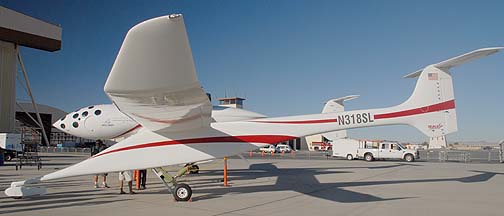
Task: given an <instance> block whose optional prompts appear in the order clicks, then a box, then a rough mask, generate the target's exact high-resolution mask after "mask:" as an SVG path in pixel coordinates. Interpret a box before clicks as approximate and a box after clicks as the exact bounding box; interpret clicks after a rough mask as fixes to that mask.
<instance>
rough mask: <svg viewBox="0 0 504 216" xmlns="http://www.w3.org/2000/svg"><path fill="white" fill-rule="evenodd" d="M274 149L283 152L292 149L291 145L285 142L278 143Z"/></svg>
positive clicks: (288, 151)
mask: <svg viewBox="0 0 504 216" xmlns="http://www.w3.org/2000/svg"><path fill="white" fill-rule="evenodd" d="M276 151H277V152H284V153H290V152H291V151H292V149H291V147H290V146H289V145H285V144H278V145H277V146H276Z"/></svg>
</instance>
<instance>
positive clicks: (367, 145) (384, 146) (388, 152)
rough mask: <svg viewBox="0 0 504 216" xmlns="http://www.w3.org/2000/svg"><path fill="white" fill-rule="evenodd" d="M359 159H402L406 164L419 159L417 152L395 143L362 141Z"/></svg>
mask: <svg viewBox="0 0 504 216" xmlns="http://www.w3.org/2000/svg"><path fill="white" fill-rule="evenodd" d="M357 154H358V155H359V157H363V158H364V160H366V161H373V160H375V159H402V160H405V161H407V162H413V161H415V159H419V158H420V156H419V154H418V151H416V150H411V149H407V148H406V147H404V146H403V145H401V144H400V143H399V142H396V141H380V142H376V141H371V142H369V141H364V143H363V145H362V143H361V144H360V145H359V149H358V153H357Z"/></svg>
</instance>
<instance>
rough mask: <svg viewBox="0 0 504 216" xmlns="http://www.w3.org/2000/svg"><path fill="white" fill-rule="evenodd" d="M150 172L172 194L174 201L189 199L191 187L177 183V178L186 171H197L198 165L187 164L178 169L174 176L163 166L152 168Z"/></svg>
mask: <svg viewBox="0 0 504 216" xmlns="http://www.w3.org/2000/svg"><path fill="white" fill-rule="evenodd" d="M152 172H154V173H155V174H156V176H157V177H158V178H159V179H160V180H161V182H163V184H164V185H165V187H166V188H168V190H169V191H170V193H171V194H173V198H174V199H175V200H176V201H183V202H187V201H191V197H192V189H191V187H190V186H189V185H188V184H184V183H178V182H177V178H178V177H181V176H184V175H185V174H187V173H198V172H199V167H198V165H192V164H187V165H186V166H184V167H183V168H182V169H180V170H179V171H178V172H177V174H176V175H175V176H171V175H170V174H169V173H168V172H167V171H166V170H164V169H163V168H161V167H160V168H153V169H152Z"/></svg>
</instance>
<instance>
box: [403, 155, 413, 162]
mask: <svg viewBox="0 0 504 216" xmlns="http://www.w3.org/2000/svg"><path fill="white" fill-rule="evenodd" d="M404 160H405V161H407V162H413V161H415V157H413V155H412V154H406V155H405V156H404Z"/></svg>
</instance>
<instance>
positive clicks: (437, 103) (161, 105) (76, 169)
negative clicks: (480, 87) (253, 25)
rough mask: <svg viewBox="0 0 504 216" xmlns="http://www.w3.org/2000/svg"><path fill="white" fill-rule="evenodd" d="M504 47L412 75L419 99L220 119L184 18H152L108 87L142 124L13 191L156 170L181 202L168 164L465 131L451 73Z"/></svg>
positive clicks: (134, 36)
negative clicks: (324, 139) (377, 135)
mask: <svg viewBox="0 0 504 216" xmlns="http://www.w3.org/2000/svg"><path fill="white" fill-rule="evenodd" d="M500 49H502V48H501V47H499V48H486V49H479V50H476V51H473V52H470V53H467V54H464V55H462V56H458V57H455V58H452V59H449V60H446V61H443V62H441V63H437V64H433V65H429V66H427V67H425V68H424V69H422V70H419V71H417V72H414V73H412V74H410V75H407V77H418V81H417V84H416V87H415V90H414V91H413V94H412V95H411V97H410V98H409V99H408V100H406V101H405V102H404V103H401V104H399V105H397V106H393V107H388V108H378V109H365V110H352V111H345V112H334V113H321V114H312V115H299V116H288V117H278V118H259V119H251V120H238V121H227V122H212V118H211V112H212V106H211V104H210V101H209V100H208V97H207V95H206V93H205V92H204V91H203V89H202V88H201V85H200V83H199V81H198V79H197V76H196V72H195V69H194V63H193V59H192V54H191V49H190V47H189V41H188V39H187V34H186V31H185V26H184V21H183V19H182V15H179V14H174V15H169V16H163V17H158V18H154V19H151V20H147V21H144V22H142V23H140V24H138V25H136V26H135V27H133V28H132V29H131V30H130V31H129V32H128V33H127V35H126V37H125V39H124V42H123V44H122V47H121V49H120V51H119V54H118V56H117V58H116V61H115V63H114V65H113V67H112V70H111V72H110V74H109V77H108V79H107V81H106V83H105V87H104V90H105V92H106V93H107V95H108V96H109V97H110V99H111V100H112V101H113V103H114V105H115V106H116V107H117V108H118V109H119V110H120V111H121V112H122V113H123V114H124V115H127V116H129V117H130V118H131V119H133V120H134V121H135V122H136V123H137V124H139V125H141V128H138V131H137V132H136V133H135V134H133V135H131V136H129V137H127V138H125V139H124V140H122V141H120V142H118V143H117V144H115V145H113V146H111V147H109V148H108V149H106V150H104V151H102V152H100V153H99V154H97V155H94V156H93V157H91V158H89V159H87V160H84V161H82V162H80V163H77V164H75V165H72V166H70V167H67V168H64V169H61V170H58V171H56V172H53V173H49V174H47V175H43V176H40V177H37V178H32V179H28V180H25V181H19V182H13V183H11V186H10V187H9V188H7V189H6V190H5V194H6V195H7V196H10V197H25V196H30V195H40V194H43V193H45V192H46V190H45V188H43V187H36V186H33V185H34V184H36V183H39V182H44V181H49V180H55V179H60V178H66V177H73V176H81V175H90V174H95V173H108V172H118V171H123V170H135V169H148V168H152V169H153V171H154V172H155V173H156V174H157V175H158V176H159V177H160V179H161V180H163V182H164V183H165V185H166V186H167V187H168V189H170V190H171V191H172V193H173V195H174V197H175V199H176V200H178V201H187V200H189V199H190V198H191V195H192V191H191V188H190V187H189V186H188V185H187V184H183V183H178V182H177V177H178V176H179V175H176V176H171V175H169V174H168V173H166V172H164V171H163V169H161V167H164V166H169V165H176V164H186V163H194V162H198V161H206V160H211V159H215V158H222V157H226V156H232V155H238V154H240V153H242V152H246V151H249V150H253V149H256V148H258V147H259V146H262V145H264V144H274V143H279V142H282V141H286V140H291V139H294V138H297V137H302V136H307V135H312V134H320V133H325V132H330V131H337V130H344V129H350V128H361V127H373V126H380V125H396V124H405V125H411V126H413V127H416V128H417V129H419V130H420V131H421V132H423V133H424V134H426V135H427V136H430V137H435V136H441V135H446V134H449V133H452V132H455V131H457V121H456V114H455V100H454V94H453V86H452V78H451V75H450V73H449V72H448V70H449V69H450V68H451V67H454V66H457V65H460V64H462V63H465V62H467V61H470V60H473V59H477V58H480V57H483V56H487V55H490V54H493V53H496V52H497V51H499V50H500ZM94 114H95V113H93V115H94ZM88 115H89V113H88ZM66 127H68V126H66ZM30 185H32V186H33V187H30Z"/></svg>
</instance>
